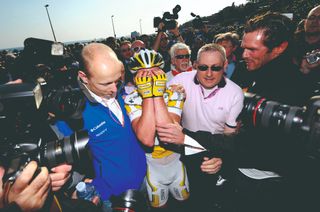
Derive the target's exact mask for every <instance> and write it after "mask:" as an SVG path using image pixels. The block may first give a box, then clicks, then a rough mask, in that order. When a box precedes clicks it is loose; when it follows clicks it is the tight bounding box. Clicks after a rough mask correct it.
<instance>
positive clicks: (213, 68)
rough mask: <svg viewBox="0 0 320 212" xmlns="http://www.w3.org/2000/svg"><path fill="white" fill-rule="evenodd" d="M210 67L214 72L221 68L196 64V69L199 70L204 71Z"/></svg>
mask: <svg viewBox="0 0 320 212" xmlns="http://www.w3.org/2000/svg"><path fill="white" fill-rule="evenodd" d="M209 68H210V70H211V71H214V72H218V71H221V70H222V69H223V67H222V66H211V67H209V66H207V65H198V70H199V71H206V70H208V69H209Z"/></svg>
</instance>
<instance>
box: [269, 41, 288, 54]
mask: <svg viewBox="0 0 320 212" xmlns="http://www.w3.org/2000/svg"><path fill="white" fill-rule="evenodd" d="M287 48H288V41H283V42H282V43H281V44H280V45H279V46H276V47H274V48H273V50H272V51H273V52H274V54H275V55H277V56H278V55H280V54H282V53H283V52H284V51H285V50H286V49H287Z"/></svg>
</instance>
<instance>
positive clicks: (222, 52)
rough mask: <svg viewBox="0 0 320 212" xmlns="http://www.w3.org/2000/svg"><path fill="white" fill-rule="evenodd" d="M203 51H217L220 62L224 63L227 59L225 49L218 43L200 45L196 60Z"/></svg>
mask: <svg viewBox="0 0 320 212" xmlns="http://www.w3.org/2000/svg"><path fill="white" fill-rule="evenodd" d="M203 52H219V53H220V55H221V60H222V62H223V63H224V62H225V61H226V60H227V56H226V51H225V49H224V48H223V47H222V46H220V45H218V44H215V43H209V44H206V45H204V46H202V47H201V48H200V49H199V51H198V54H197V61H199V59H200V55H201V54H202V53H203Z"/></svg>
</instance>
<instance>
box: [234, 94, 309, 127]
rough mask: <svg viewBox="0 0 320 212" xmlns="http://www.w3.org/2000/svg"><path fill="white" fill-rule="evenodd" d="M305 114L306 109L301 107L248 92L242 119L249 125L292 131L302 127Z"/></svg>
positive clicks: (241, 115)
mask: <svg viewBox="0 0 320 212" xmlns="http://www.w3.org/2000/svg"><path fill="white" fill-rule="evenodd" d="M303 115H304V110H303V109H302V108H300V107H294V106H288V105H283V104H280V103H278V102H274V101H268V100H266V99H265V98H263V97H260V96H258V95H255V94H250V93H246V94H245V101H244V108H243V110H242V112H241V114H240V119H241V120H242V123H243V124H245V125H246V126H247V127H258V128H259V127H260V128H266V129H272V130H275V129H276V130H280V131H283V132H286V133H291V132H297V131H298V130H299V129H300V127H301V125H302V122H303Z"/></svg>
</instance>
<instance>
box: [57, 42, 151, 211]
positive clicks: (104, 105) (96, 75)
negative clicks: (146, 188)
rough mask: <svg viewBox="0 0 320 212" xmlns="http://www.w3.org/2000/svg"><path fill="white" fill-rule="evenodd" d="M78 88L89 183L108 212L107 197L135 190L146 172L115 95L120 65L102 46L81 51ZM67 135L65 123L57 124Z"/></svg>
mask: <svg viewBox="0 0 320 212" xmlns="http://www.w3.org/2000/svg"><path fill="white" fill-rule="evenodd" d="M82 60H83V68H82V69H81V70H80V71H79V73H78V78H79V86H80V88H81V89H82V91H83V93H84V94H85V97H86V103H85V108H84V110H83V112H82V118H83V125H84V127H83V128H84V129H85V130H87V131H88V134H89V143H88V145H89V148H90V151H91V154H92V156H93V157H92V158H93V166H94V172H95V178H94V179H93V180H92V182H91V183H92V184H93V185H94V186H95V188H96V190H97V191H98V192H99V193H100V195H101V198H102V200H103V201H104V207H105V208H104V209H105V211H109V210H111V204H110V201H109V198H110V196H111V195H119V194H120V193H122V192H124V191H126V190H127V189H139V188H140V185H141V183H142V181H143V178H144V176H145V173H146V158H145V154H144V151H143V150H142V149H141V147H140V145H139V143H138V141H137V138H136V136H135V134H134V132H133V130H132V128H131V122H130V120H129V118H128V116H127V114H126V112H125V108H124V102H123V98H122V97H121V96H119V95H118V93H119V92H118V89H117V86H118V84H119V83H121V80H120V79H121V68H122V63H121V62H120V61H119V60H118V59H117V56H116V54H115V53H114V52H113V51H112V50H111V49H110V48H109V47H108V46H106V45H103V44H99V43H91V44H89V45H87V46H85V47H84V48H83V50H82ZM58 128H59V130H60V131H61V132H62V133H63V134H65V135H66V134H70V133H71V130H70V128H68V127H67V125H66V124H61V123H59V124H58Z"/></svg>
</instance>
